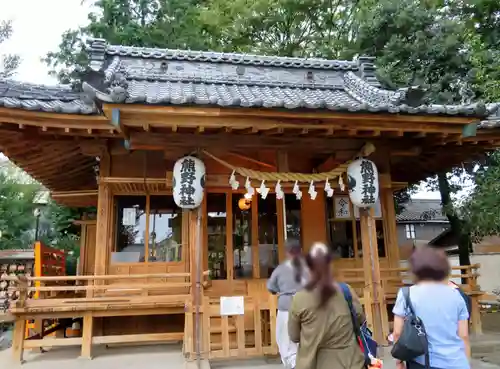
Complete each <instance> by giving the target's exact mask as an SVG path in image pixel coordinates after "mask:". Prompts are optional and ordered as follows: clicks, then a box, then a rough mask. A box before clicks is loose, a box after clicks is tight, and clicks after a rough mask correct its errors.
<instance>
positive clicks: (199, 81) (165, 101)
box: [0, 39, 499, 117]
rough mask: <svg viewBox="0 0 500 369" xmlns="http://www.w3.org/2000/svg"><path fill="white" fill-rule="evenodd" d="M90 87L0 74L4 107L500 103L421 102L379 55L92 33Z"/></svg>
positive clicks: (466, 110)
mask: <svg viewBox="0 0 500 369" xmlns="http://www.w3.org/2000/svg"><path fill="white" fill-rule="evenodd" d="M88 53H89V59H90V68H89V70H87V72H86V73H84V76H83V80H84V83H83V90H84V93H77V92H74V91H72V90H71V89H70V88H69V87H66V86H58V87H47V86H40V85H32V84H26V83H18V82H14V81H5V80H0V107H8V108H19V109H26V110H36V111H45V112H56V113H69V114H94V113H97V109H96V104H95V102H109V103H139V104H155V105H203V106H221V107H246V108H250V107H255V108H278V109H319V110H321V109H322V110H331V111H346V112H373V113H376V112H385V113H403V114H435V115H462V116H475V117H486V116H489V115H491V114H494V113H495V111H496V110H497V109H498V107H499V104H489V105H486V106H485V105H484V104H463V105H422V104H421V100H422V96H423V93H422V92H421V91H420V90H418V89H410V90H408V89H406V90H397V91H389V90H385V89H382V88H381V86H380V83H379V81H378V80H377V78H376V76H375V66H374V61H375V60H374V58H372V57H359V58H357V59H356V60H353V61H345V60H325V59H313V58H311V59H304V58H287V57H275V56H261V55H248V54H235V53H218V52H207V51H205V52H200V51H189V50H169V49H154V48H143V47H131V46H117V45H108V44H107V42H106V41H105V40H102V39H90V40H89V47H88Z"/></svg>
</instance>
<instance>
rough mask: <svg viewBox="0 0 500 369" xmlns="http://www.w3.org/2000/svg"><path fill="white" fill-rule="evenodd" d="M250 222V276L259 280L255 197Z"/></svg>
mask: <svg viewBox="0 0 500 369" xmlns="http://www.w3.org/2000/svg"><path fill="white" fill-rule="evenodd" d="M250 211H251V212H252V218H251V219H252V221H251V241H252V242H251V245H252V274H253V277H252V278H254V279H259V278H260V255H259V198H258V196H255V200H254V201H252V207H251V209H250Z"/></svg>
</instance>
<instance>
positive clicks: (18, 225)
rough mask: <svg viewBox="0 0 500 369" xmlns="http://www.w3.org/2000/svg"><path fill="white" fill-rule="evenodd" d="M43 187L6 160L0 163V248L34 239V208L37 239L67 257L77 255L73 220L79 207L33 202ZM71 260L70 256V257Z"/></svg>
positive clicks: (28, 243)
mask: <svg viewBox="0 0 500 369" xmlns="http://www.w3.org/2000/svg"><path fill="white" fill-rule="evenodd" d="M42 191H45V189H44V188H43V187H42V186H41V185H40V184H39V183H38V182H36V181H34V180H33V179H32V178H31V177H29V176H28V175H27V174H26V173H25V172H23V171H22V170H20V169H19V168H17V167H16V166H15V165H13V164H12V163H11V162H9V161H8V160H4V161H2V162H1V163H0V234H1V236H0V250H1V249H24V248H31V247H32V246H33V243H34V241H35V229H36V217H35V215H34V211H35V208H37V207H39V208H40V209H41V215H40V218H39V224H38V227H39V234H38V235H39V240H40V241H42V242H43V243H44V244H46V245H48V246H52V247H55V248H58V249H61V250H64V251H65V252H66V254H67V259H69V260H70V261H71V260H72V259H76V257H77V256H78V255H79V251H78V247H79V242H78V240H79V232H80V230H79V228H78V227H77V226H76V225H75V224H74V223H73V222H74V220H76V219H80V217H81V215H82V211H83V209H74V208H68V207H65V206H61V205H58V204H56V203H55V202H54V201H52V200H49V201H48V203H47V204H46V205H43V206H41V205H40V204H36V203H35V202H36V201H35V198H36V197H37V195H38V194H40V192H42ZM85 210H86V209H85ZM73 261H74V260H73Z"/></svg>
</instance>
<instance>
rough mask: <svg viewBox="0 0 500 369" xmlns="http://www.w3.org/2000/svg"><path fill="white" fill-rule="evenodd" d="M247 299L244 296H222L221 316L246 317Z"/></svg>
mask: <svg viewBox="0 0 500 369" xmlns="http://www.w3.org/2000/svg"><path fill="white" fill-rule="evenodd" d="M244 314H245V299H244V297H243V296H230V297H228V296H222V297H221V298H220V315H221V316H227V315H244Z"/></svg>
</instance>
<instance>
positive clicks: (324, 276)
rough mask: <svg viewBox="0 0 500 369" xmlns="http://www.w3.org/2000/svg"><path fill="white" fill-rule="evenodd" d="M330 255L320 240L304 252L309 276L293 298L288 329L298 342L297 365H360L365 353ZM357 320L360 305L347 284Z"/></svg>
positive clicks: (306, 368) (356, 368)
mask: <svg viewBox="0 0 500 369" xmlns="http://www.w3.org/2000/svg"><path fill="white" fill-rule="evenodd" d="M331 261H332V256H331V253H330V250H329V249H328V247H327V246H326V245H325V244H323V243H316V244H314V245H313V246H312V248H311V250H310V252H309V254H308V255H307V256H306V263H307V266H308V268H309V272H310V280H309V282H308V283H307V285H306V286H305V289H303V290H302V291H300V292H298V293H297V294H296V295H295V296H294V298H293V301H292V307H291V309H290V316H289V321H288V333H289V335H290V339H291V340H292V341H293V342H297V343H298V344H299V350H298V353H297V366H296V369H363V368H364V366H365V357H364V354H363V352H362V351H361V348H360V346H359V343H358V341H357V338H356V333H355V332H354V326H353V320H352V317H351V310H350V307H349V304H348V302H347V301H346V298H345V296H344V293H343V291H342V287H341V286H340V285H339V284H337V283H335V282H334V281H333V277H332V273H331V269H330V264H331ZM347 288H349V290H350V292H351V296H352V305H353V310H354V311H355V314H356V316H357V320H358V322H364V320H365V318H364V314H363V307H362V306H361V303H360V301H359V298H358V297H357V295H356V293H355V292H354V291H353V290H352V289H351V288H350V287H349V286H347Z"/></svg>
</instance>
